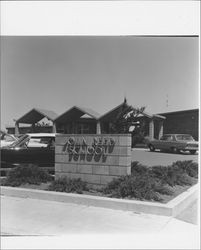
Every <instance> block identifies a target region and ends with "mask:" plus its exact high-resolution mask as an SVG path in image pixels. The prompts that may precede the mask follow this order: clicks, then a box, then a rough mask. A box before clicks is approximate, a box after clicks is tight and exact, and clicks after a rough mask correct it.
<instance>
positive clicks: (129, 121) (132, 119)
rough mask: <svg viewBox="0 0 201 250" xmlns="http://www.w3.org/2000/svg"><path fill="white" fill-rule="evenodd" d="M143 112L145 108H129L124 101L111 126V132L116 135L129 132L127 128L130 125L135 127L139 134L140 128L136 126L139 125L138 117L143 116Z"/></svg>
mask: <svg viewBox="0 0 201 250" xmlns="http://www.w3.org/2000/svg"><path fill="white" fill-rule="evenodd" d="M144 110H145V107H141V108H134V107H132V106H129V105H128V104H127V101H126V99H125V100H124V103H123V105H122V107H121V110H120V111H119V113H118V115H117V117H116V119H115V120H114V121H113V122H112V124H111V129H112V131H113V132H114V133H117V134H124V133H128V132H129V128H130V127H131V126H132V125H134V126H135V125H136V127H137V129H136V130H138V131H139V132H140V130H139V128H140V126H137V124H139V119H138V117H139V115H140V114H143V112H144ZM137 122H138V123H137Z"/></svg>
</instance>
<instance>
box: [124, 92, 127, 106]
mask: <svg viewBox="0 0 201 250" xmlns="http://www.w3.org/2000/svg"><path fill="white" fill-rule="evenodd" d="M124 103H125V104H127V99H126V94H125V93H124Z"/></svg>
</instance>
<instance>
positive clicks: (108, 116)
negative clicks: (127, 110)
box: [99, 102, 128, 121]
mask: <svg viewBox="0 0 201 250" xmlns="http://www.w3.org/2000/svg"><path fill="white" fill-rule="evenodd" d="M124 105H126V107H128V104H127V103H125V102H122V103H121V104H119V105H118V106H116V107H115V108H113V109H111V110H110V111H108V112H106V113H105V114H104V115H101V116H100V117H99V120H104V121H107V120H108V119H109V120H112V119H115V117H116V116H117V114H118V113H119V111H120V109H121V108H122V107H123V106H124Z"/></svg>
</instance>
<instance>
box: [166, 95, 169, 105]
mask: <svg viewBox="0 0 201 250" xmlns="http://www.w3.org/2000/svg"><path fill="white" fill-rule="evenodd" d="M168 107H169V103H168V94H167V95H166V108H168Z"/></svg>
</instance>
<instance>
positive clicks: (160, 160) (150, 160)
mask: <svg viewBox="0 0 201 250" xmlns="http://www.w3.org/2000/svg"><path fill="white" fill-rule="evenodd" d="M189 160H192V161H195V162H198V153H196V154H195V155H191V154H189V153H178V154H173V153H164V152H160V151H155V152H150V151H149V149H144V148H143V149H141V148H134V149H132V161H138V162H139V163H141V164H143V165H147V166H150V167H151V166H154V165H163V166H167V165H170V164H172V163H173V162H175V161H189Z"/></svg>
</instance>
